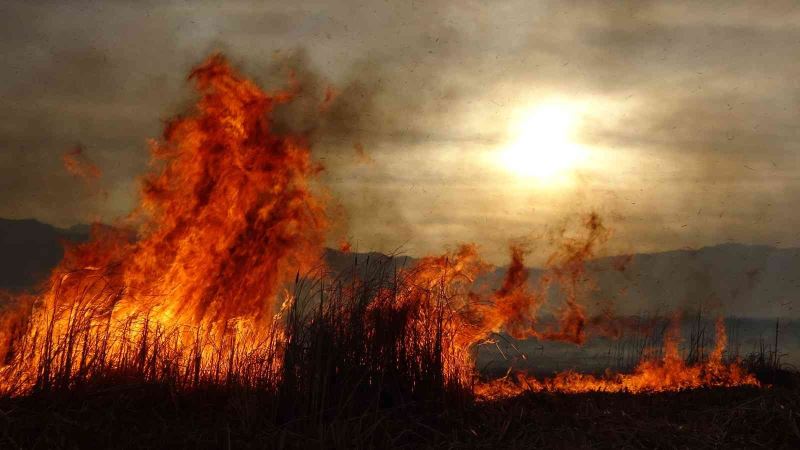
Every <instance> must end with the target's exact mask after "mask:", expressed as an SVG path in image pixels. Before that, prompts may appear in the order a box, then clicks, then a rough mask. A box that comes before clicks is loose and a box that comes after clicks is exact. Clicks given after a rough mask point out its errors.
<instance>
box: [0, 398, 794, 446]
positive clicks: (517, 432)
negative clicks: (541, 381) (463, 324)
mask: <svg viewBox="0 0 800 450" xmlns="http://www.w3.org/2000/svg"><path fill="white" fill-rule="evenodd" d="M273 404H274V401H272V400H268V399H266V398H260V396H259V395H258V394H253V393H247V394H245V393H242V392H239V393H233V392H223V391H221V390H218V389H208V390H203V391H197V392H193V393H182V394H178V393H175V392H171V391H170V389H169V388H167V387H164V386H153V385H136V384H132V385H127V386H116V387H113V388H112V387H110V388H95V389H92V390H86V391H81V392H76V391H73V392H67V393H64V392H62V393H58V394H56V393H49V394H43V393H40V394H36V395H30V396H27V397H23V398H5V399H0V447H2V448H31V449H33V448H37V449H51V448H534V447H535V448H800V429H799V427H800V390H798V389H797V388H791V387H773V388H762V389H759V388H749V387H748V388H734V389H702V390H695V391H687V392H675V393H662V394H651V395H636V396H633V395H626V394H601V393H592V394H579V395H568V394H530V395H522V396H520V397H516V398H511V399H504V400H497V401H489V402H480V403H475V402H471V401H467V402H462V403H460V404H451V405H443V404H441V403H430V404H421V403H415V404H408V405H405V406H399V407H394V408H384V409H370V410H367V411H366V412H364V413H363V414H361V415H350V416H348V417H340V416H337V414H336V412H335V411H334V412H328V413H327V414H324V418H323V419H313V418H302V417H295V418H289V419H287V418H280V414H279V413H278V412H277V410H276V408H274V407H272V406H271V405H273Z"/></svg>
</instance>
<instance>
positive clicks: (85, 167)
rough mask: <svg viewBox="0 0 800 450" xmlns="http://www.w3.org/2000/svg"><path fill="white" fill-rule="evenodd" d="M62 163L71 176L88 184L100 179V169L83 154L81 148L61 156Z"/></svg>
mask: <svg viewBox="0 0 800 450" xmlns="http://www.w3.org/2000/svg"><path fill="white" fill-rule="evenodd" d="M61 163H62V164H63V165H64V169H66V170H67V172H69V174H70V175H72V176H74V177H75V178H79V179H81V180H83V181H84V182H86V183H91V182H92V181H94V180H96V179H98V178H100V169H99V168H98V167H97V166H96V165H94V163H92V162H91V161H90V160H89V159H88V158H87V157H86V155H84V154H83V149H82V148H81V147H75V148H74V149H72V150H70V151H68V152H66V153H64V154H63V155H62V156H61Z"/></svg>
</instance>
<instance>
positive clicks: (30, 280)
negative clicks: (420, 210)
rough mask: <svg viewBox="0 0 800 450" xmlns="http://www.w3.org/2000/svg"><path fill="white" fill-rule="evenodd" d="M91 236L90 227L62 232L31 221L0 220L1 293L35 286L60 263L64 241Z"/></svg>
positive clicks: (50, 226)
mask: <svg viewBox="0 0 800 450" xmlns="http://www.w3.org/2000/svg"><path fill="white" fill-rule="evenodd" d="M88 236H89V228H88V227H87V226H75V227H71V228H68V229H63V228H56V227H54V226H52V225H48V224H45V223H41V222H38V221H36V220H32V219H25V220H10V219H0V290H9V291H19V290H23V289H27V288H31V287H33V286H35V285H36V283H38V282H40V281H41V280H43V279H45V278H46V277H47V275H48V274H49V273H50V270H51V269H52V268H53V267H54V266H55V265H56V264H58V262H59V261H61V257H62V256H63V254H64V250H63V242H64V241H73V242H81V241H85V240H86V239H87V238H88Z"/></svg>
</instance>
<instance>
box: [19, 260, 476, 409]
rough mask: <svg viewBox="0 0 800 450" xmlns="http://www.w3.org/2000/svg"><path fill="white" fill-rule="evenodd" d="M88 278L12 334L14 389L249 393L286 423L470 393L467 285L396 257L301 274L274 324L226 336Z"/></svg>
mask: <svg viewBox="0 0 800 450" xmlns="http://www.w3.org/2000/svg"><path fill="white" fill-rule="evenodd" d="M362 259H363V258H362ZM81 275H83V276H85V277H86V279H85V289H83V290H82V291H81V292H82V297H81V298H77V299H74V298H73V299H69V301H67V300H66V299H63V300H64V301H62V302H58V301H56V302H53V305H55V306H53V307H52V308H50V309H47V310H39V311H38V312H37V314H39V315H41V316H34V317H33V319H32V320H45V321H46V324H47V326H45V327H37V328H36V329H40V330H42V329H43V330H44V331H43V332H41V333H27V334H21V335H20V338H19V339H17V340H14V341H13V342H12V345H11V348H10V350H9V352H8V353H9V355H8V358H11V359H13V360H15V361H17V362H19V364H18V365H17V367H11V366H9V367H7V369H8V370H9V372H8V373H7V375H8V381H7V383H6V389H7V390H8V392H10V393H23V392H28V391H30V390H32V391H33V392H58V391H80V390H84V389H97V388H104V387H112V386H124V385H131V384H134V385H136V384H155V385H160V386H165V387H167V388H169V389H170V390H172V391H175V392H187V391H195V390H203V389H209V388H213V389H217V390H219V389H222V390H225V391H244V392H250V393H257V395H259V396H260V397H262V398H266V399H267V400H268V403H270V404H272V405H274V408H275V410H274V415H275V418H276V419H277V420H279V421H281V420H290V419H291V418H296V417H317V418H321V419H322V418H326V417H330V416H332V415H341V414H345V415H350V414H356V413H359V414H361V413H363V411H365V410H374V409H377V408H385V407H393V406H399V405H403V404H408V403H411V402H419V401H425V402H428V403H430V402H442V403H443V402H447V403H448V404H452V403H453V402H454V401H464V400H468V399H469V398H470V396H469V393H470V392H471V386H470V383H471V382H472V379H473V373H472V365H471V363H470V361H469V359H470V355H469V353H468V351H467V350H465V349H460V348H458V347H457V346H456V342H455V334H456V332H457V330H456V329H455V327H454V326H453V318H454V315H455V314H458V313H459V311H458V310H457V309H456V306H455V304H456V303H457V302H456V299H457V297H458V296H460V295H462V293H460V292H458V291H454V290H453V289H451V288H450V287H449V286H447V285H445V283H444V281H442V283H437V284H435V285H434V286H430V285H428V286H420V285H417V284H415V277H414V269H413V268H402V267H398V266H397V260H395V259H394V258H392V257H368V258H366V260H362V261H361V262H360V263H359V261H358V258H356V259H355V260H354V264H353V266H352V267H351V268H350V269H348V270H345V271H344V272H342V273H340V274H339V275H338V276H336V277H331V276H329V275H328V276H321V275H318V276H305V277H303V276H300V274H298V276H297V277H296V279H295V282H294V284H293V285H291V286H289V287H288V292H287V294H290V295H287V297H286V298H287V299H289V300H287V301H285V302H284V304H283V306H282V308H281V310H280V311H276V314H275V317H274V320H273V321H272V322H270V323H269V324H268V325H266V329H252V328H249V327H246V326H241V324H236V323H231V324H229V325H226V327H229V329H228V330H224V331H223V332H222V333H220V332H218V330H217V331H216V332H212V330H209V329H207V328H204V327H203V326H195V327H190V326H179V325H178V326H176V325H171V324H169V323H168V322H167V323H165V321H163V320H157V318H154V317H150V315H149V314H141V315H130V316H127V317H124V319H122V321H121V322H120V319H117V318H116V317H115V316H114V314H113V313H114V308H115V307H117V302H118V301H119V299H120V298H122V296H123V291H122V289H121V288H118V287H115V286H113V285H112V284H110V283H109V282H108V279H107V278H105V277H103V276H99V275H97V276H96V275H94V274H93V273H86V274H81ZM54 292H55V293H56V295H59V291H58V289H56V290H55V291H54ZM60 305H61V306H60ZM112 321H117V322H116V323H112ZM110 330H114V332H111V331H110ZM28 356H30V357H29V358H28ZM28 386H32V389H31V388H28Z"/></svg>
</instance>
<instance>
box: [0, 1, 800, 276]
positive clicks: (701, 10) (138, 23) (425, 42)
mask: <svg viewBox="0 0 800 450" xmlns="http://www.w3.org/2000/svg"><path fill="white" fill-rule="evenodd" d="M0 22H2V23H0V36H1V38H0V55H2V61H3V66H4V67H3V70H2V72H0V217H5V218H36V219H38V220H41V221H44V222H48V223H52V224H55V225H57V226H70V225H73V224H76V223H85V222H88V221H92V220H101V221H112V220H113V218H114V217H118V216H121V215H124V214H125V213H127V212H128V211H130V210H131V208H132V207H133V205H135V202H136V189H137V177H138V176H139V175H140V174H142V173H143V171H145V170H146V169H147V160H148V153H147V152H148V150H147V148H148V147H147V141H148V139H151V138H158V137H159V136H160V132H161V131H160V130H161V128H162V126H163V123H164V121H165V120H166V119H168V118H169V117H172V116H174V115H175V114H177V113H180V112H184V111H187V110H188V108H189V107H190V106H191V104H192V100H193V98H194V97H193V93H192V90H191V87H190V85H188V84H187V83H186V76H187V74H188V73H189V71H190V70H191V68H192V67H193V66H195V65H197V64H198V63H200V62H202V61H203V60H204V59H205V58H206V57H207V56H208V55H210V54H212V53H214V52H220V51H221V52H223V53H224V54H225V55H226V56H227V57H228V58H229V59H230V60H231V62H232V63H233V64H234V65H235V66H236V67H237V68H238V69H239V70H241V71H242V72H243V73H244V74H245V75H247V76H248V77H251V78H253V79H255V80H257V81H258V82H259V84H260V85H262V86H263V87H264V88H266V89H279V88H281V87H284V86H285V84H286V80H287V77H288V75H287V73H288V70H289V69H291V70H292V71H294V73H296V76H297V78H298V80H299V81H300V82H301V84H302V85H303V86H304V89H303V91H302V94H301V95H300V97H299V98H298V100H297V101H296V102H295V103H294V104H292V105H289V106H287V107H284V108H283V109H281V110H278V111H276V114H277V118H276V120H277V122H278V128H279V129H281V130H283V129H285V130H287V131H291V132H299V133H303V134H306V135H307V136H309V139H310V141H311V142H312V153H313V155H314V157H315V158H316V159H317V160H318V161H320V162H322V163H323V164H324V165H325V167H326V170H325V172H324V173H323V174H322V179H321V180H320V181H321V185H322V186H324V188H325V189H327V190H328V191H329V192H330V194H331V197H332V198H333V199H335V200H333V201H332V209H331V210H332V214H334V215H335V216H336V217H337V220H338V223H339V225H337V227H336V229H335V230H334V233H333V234H338V235H345V236H347V237H348V238H349V239H350V241H351V243H352V244H353V245H354V248H356V249H358V250H360V251H366V250H378V251H385V252H388V251H395V250H400V251H402V252H404V253H407V254H411V255H422V254H427V253H436V252H440V251H442V250H444V249H447V248H452V247H453V246H454V245H456V244H457V243H459V242H476V243H478V244H479V245H480V247H481V249H482V252H483V254H484V255H485V256H486V257H487V258H488V259H489V260H490V261H492V262H498V263H499V262H503V261H504V260H506V253H507V247H508V244H509V242H520V241H522V242H526V243H528V245H530V246H531V247H532V249H533V250H536V249H537V248H539V247H546V246H547V245H548V242H551V241H552V237H553V236H557V235H559V234H560V233H562V232H564V230H567V233H569V230H571V229H573V228H574V227H575V226H576V224H577V223H579V221H580V218H581V217H582V216H584V215H585V214H587V213H589V212H591V211H596V212H597V213H599V214H600V216H601V217H602V218H603V219H604V221H605V223H606V225H607V226H608V227H609V228H611V229H613V231H614V234H613V238H612V240H611V241H610V242H609V243H608V244H607V248H606V249H605V250H604V251H605V252H607V253H609V254H614V253H627V252H652V251H661V250H670V249H676V248H685V247H700V246H705V245H714V244H719V243H725V242H741V243H747V244H768V245H773V246H778V247H795V246H800V226H799V225H800V219H799V218H800V215H798V214H797V213H796V211H795V208H796V206H795V205H797V204H800V156H799V155H800V153H799V152H800V127H798V126H797V125H798V124H800V58H798V55H800V6H798V5H797V2H794V1H784V2H758V3H756V2H735V1H725V2H722V1H702V2H682V1H673V2H647V1H630V2H625V1H615V2H601V1H557V2H556V1H491V2H488V1H482V2H481V1H470V0H466V1H364V2H361V1H350V0H341V1H340V0H337V1H328V0H326V1H298V2H285V1H261V2H255V1H238V0H234V1H226V2H188V1H159V2H147V1H105V2H85V1H80V0H74V1H70V2H46V1H31V0H27V1H14V0H7V1H5V2H3V4H2V5H0ZM327 87H332V88H333V89H334V90H335V91H336V92H337V96H336V97H335V99H334V101H333V102H332V104H331V106H330V110H329V111H328V112H327V113H326V114H324V115H320V114H319V113H318V104H319V103H318V99H319V98H320V96H322V95H324V91H325V89H326V88H327ZM77 146H80V147H81V148H82V149H83V153H82V155H83V156H85V157H86V158H89V159H90V160H91V161H93V162H94V163H95V164H96V165H97V166H98V168H99V169H100V170H101V172H102V176H101V177H100V178H99V180H98V181H97V185H91V186H90V185H88V184H87V183H84V182H81V181H80V180H76V179H75V177H74V176H72V175H71V174H70V173H69V172H68V171H66V170H64V167H63V164H62V155H63V154H64V153H65V152H68V151H71V150H72V149H74V148H76V147H77ZM357 149H362V150H363V151H359V150H357ZM544 169H547V170H544ZM533 254H534V255H543V254H545V253H544V252H537V251H534V252H533ZM535 259H536V256H534V261H535Z"/></svg>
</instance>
